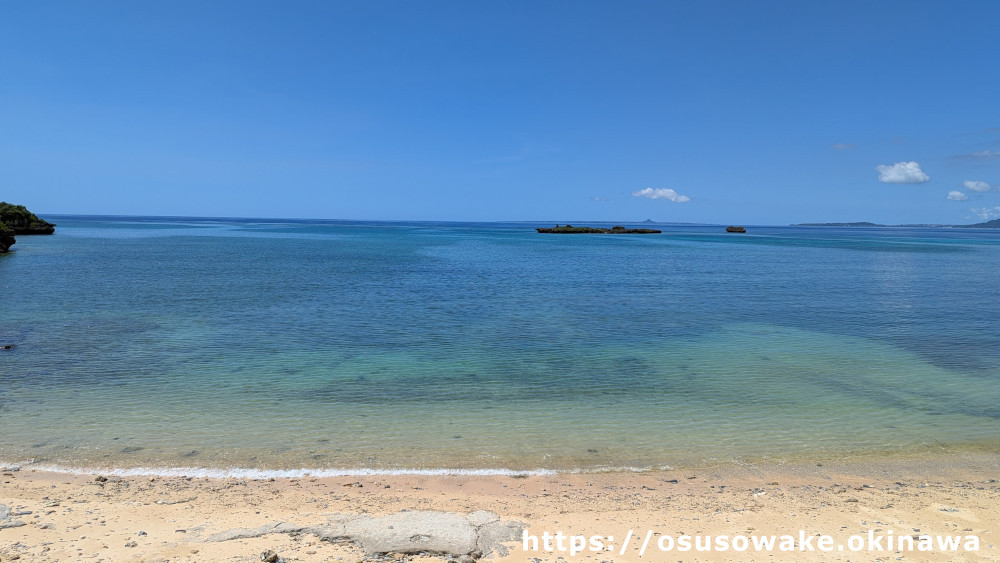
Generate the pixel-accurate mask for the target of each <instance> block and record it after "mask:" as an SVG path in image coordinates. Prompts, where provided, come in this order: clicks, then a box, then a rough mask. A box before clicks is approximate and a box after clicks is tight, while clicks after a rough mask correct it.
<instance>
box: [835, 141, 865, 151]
mask: <svg viewBox="0 0 1000 563" xmlns="http://www.w3.org/2000/svg"><path fill="white" fill-rule="evenodd" d="M830 146H831V147H833V148H835V149H837V150H838V151H849V150H853V149H856V148H858V146H857V145H852V144H851V143H834V144H832V145H830Z"/></svg>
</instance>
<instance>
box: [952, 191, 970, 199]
mask: <svg viewBox="0 0 1000 563" xmlns="http://www.w3.org/2000/svg"><path fill="white" fill-rule="evenodd" d="M948 199H950V200H951V201H965V200H967V199H969V196H967V195H965V194H963V193H962V192H960V191H958V190H951V191H950V192H948Z"/></svg>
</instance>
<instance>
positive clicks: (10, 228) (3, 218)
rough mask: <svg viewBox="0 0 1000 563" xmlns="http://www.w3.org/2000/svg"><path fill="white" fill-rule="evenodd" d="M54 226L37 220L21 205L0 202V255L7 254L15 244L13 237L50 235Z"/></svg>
mask: <svg viewBox="0 0 1000 563" xmlns="http://www.w3.org/2000/svg"><path fill="white" fill-rule="evenodd" d="M54 232H56V226H55V225H54V224H52V223H49V222H48V221H45V220H43V219H39V218H38V216H37V215H35V214H34V213H32V212H30V211H28V209H27V208H25V207H24V206H23V205H14V204H12V203H7V202H6V201H0V253H2V252H7V251H8V250H9V249H10V247H11V246H12V245H13V244H14V242H16V241H15V240H14V235H51V234H52V233H54Z"/></svg>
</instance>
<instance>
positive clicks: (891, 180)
mask: <svg viewBox="0 0 1000 563" xmlns="http://www.w3.org/2000/svg"><path fill="white" fill-rule="evenodd" d="M875 170H878V181H879V182H885V183H886V184H923V183H924V182H930V181H931V177H930V176H928V175H927V174H924V172H923V170H921V169H920V165H919V164H917V163H916V162H897V163H896V164H893V165H892V166H889V165H887V164H879V165H878V166H876V167H875Z"/></svg>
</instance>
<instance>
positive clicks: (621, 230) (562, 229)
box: [535, 225, 663, 235]
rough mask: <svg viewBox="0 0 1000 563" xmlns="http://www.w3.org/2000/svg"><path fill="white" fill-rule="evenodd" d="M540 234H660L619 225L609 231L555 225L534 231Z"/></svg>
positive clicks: (658, 231)
mask: <svg viewBox="0 0 1000 563" xmlns="http://www.w3.org/2000/svg"><path fill="white" fill-rule="evenodd" d="M535 230H536V231H538V232H540V233H556V234H601V235H648V234H656V233H661V232H663V231H660V230H658V229H626V228H625V227H623V226H621V225H615V226H614V227H611V228H610V229H603V228H600V227H574V226H573V225H562V226H560V225H556V226H555V227H548V228H546V227H538V228H536V229H535Z"/></svg>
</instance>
